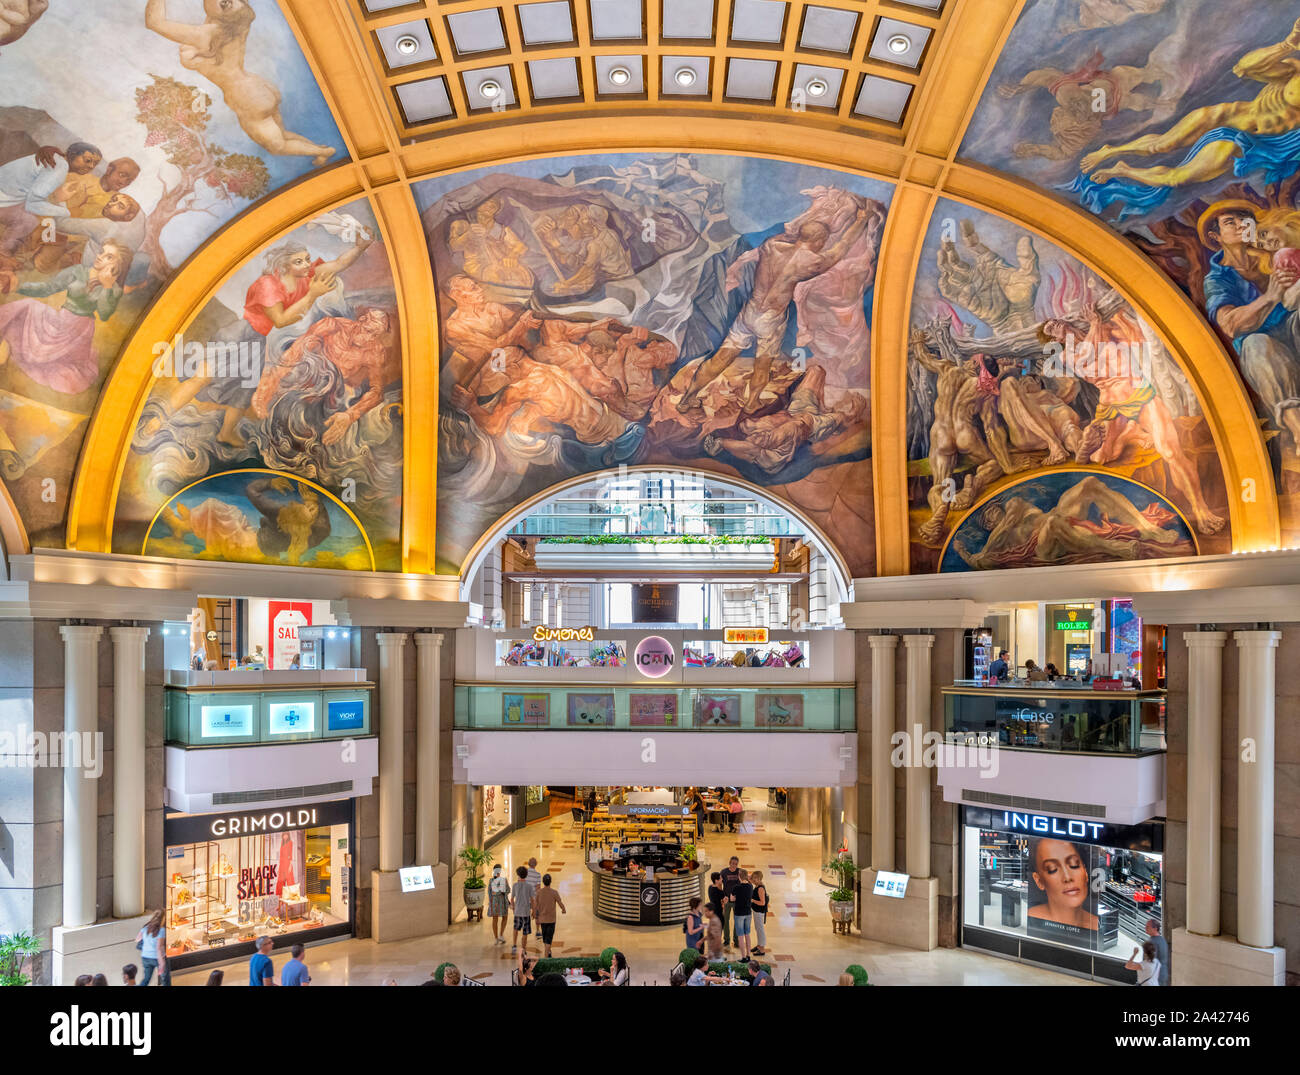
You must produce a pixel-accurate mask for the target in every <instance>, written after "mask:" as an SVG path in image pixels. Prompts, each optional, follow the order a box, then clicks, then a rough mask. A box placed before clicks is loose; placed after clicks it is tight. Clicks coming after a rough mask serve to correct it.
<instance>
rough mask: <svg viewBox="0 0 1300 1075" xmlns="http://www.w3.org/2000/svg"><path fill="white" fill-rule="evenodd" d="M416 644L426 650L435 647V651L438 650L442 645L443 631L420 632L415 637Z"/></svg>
mask: <svg viewBox="0 0 1300 1075" xmlns="http://www.w3.org/2000/svg"><path fill="white" fill-rule="evenodd" d="M381 637H382V636H381ZM415 644H416V645H417V646H419V647H421V648H424V647H426V646H433V647H434V648H435V649H437V648H439V647H440V646H441V645H442V632H441V631H420V632H419V633H418V634H417V635H416V636H415Z"/></svg>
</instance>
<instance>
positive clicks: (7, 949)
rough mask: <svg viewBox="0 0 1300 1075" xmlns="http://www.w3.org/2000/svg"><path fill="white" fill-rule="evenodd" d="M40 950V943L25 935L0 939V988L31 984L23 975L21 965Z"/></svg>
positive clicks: (17, 934)
mask: <svg viewBox="0 0 1300 1075" xmlns="http://www.w3.org/2000/svg"><path fill="white" fill-rule="evenodd" d="M40 950H41V942H40V941H38V940H37V939H36V938H35V937H32V936H29V935H28V934H26V933H15V934H14V935H13V936H11V937H4V938H0V986H6V985H29V984H31V979H30V978H29V977H27V975H26V974H24V973H23V964H24V963H26V962H27V961H28V960H29V959H33V958H35V956H36V955H37V954H38V953H39V952H40Z"/></svg>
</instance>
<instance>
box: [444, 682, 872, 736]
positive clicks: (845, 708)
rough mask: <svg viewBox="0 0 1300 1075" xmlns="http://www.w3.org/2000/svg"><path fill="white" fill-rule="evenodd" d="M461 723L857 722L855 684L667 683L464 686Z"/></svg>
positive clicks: (689, 726) (809, 728)
mask: <svg viewBox="0 0 1300 1075" xmlns="http://www.w3.org/2000/svg"><path fill="white" fill-rule="evenodd" d="M455 727H456V728H458V729H463V730H471V729H473V730H478V731H484V730H493V731H495V730H498V729H514V728H526V729H530V730H532V731H538V730H545V729H556V730H558V729H566V728H567V729H571V730H572V729H577V728H586V729H592V728H614V729H618V728H622V729H642V728H658V729H660V730H661V731H665V730H667V731H674V730H691V731H728V730H737V729H739V730H748V731H790V732H798V731H805V732H848V731H853V730H854V729H855V728H856V727H857V719H856V712H855V709H854V690H853V688H851V687H809V688H806V689H801V688H797V687H796V688H791V687H779V688H771V689H762V688H752V687H751V688H746V687H738V688H732V687H729V686H727V687H719V688H717V689H713V688H697V687H678V688H671V687H669V688H659V689H654V688H651V687H641V686H635V687H613V686H611V687H603V686H592V687H583V686H579V685H576V684H564V685H560V686H555V687H533V686H523V685H511V684H502V685H491V686H490V685H482V686H479V685H470V684H458V685H457V686H456V716H455Z"/></svg>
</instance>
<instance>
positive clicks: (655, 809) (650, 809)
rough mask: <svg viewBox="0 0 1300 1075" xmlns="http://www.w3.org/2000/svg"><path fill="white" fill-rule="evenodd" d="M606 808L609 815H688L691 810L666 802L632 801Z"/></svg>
mask: <svg viewBox="0 0 1300 1075" xmlns="http://www.w3.org/2000/svg"><path fill="white" fill-rule="evenodd" d="M608 809H609V813H610V816H611V817H624V816H626V817H688V816H689V815H690V812H691V808H690V807H689V806H674V805H671V804H668V803H632V804H629V805H625V806H611V807H609V808H608Z"/></svg>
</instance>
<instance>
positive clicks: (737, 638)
mask: <svg viewBox="0 0 1300 1075" xmlns="http://www.w3.org/2000/svg"><path fill="white" fill-rule="evenodd" d="M767 639H768V631H767V628H766V627H724V628H723V629H722V641H723V642H725V643H727V645H729V646H766V645H767Z"/></svg>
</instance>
